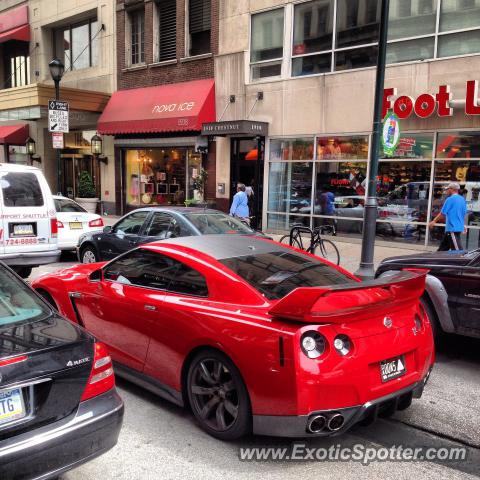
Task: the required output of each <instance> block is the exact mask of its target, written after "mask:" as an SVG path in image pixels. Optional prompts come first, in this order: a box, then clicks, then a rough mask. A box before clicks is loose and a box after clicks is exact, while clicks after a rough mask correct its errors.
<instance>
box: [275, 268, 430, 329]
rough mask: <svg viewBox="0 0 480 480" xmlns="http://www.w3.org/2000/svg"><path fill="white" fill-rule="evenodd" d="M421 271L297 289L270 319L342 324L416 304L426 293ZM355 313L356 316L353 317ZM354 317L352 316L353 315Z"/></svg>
mask: <svg viewBox="0 0 480 480" xmlns="http://www.w3.org/2000/svg"><path fill="white" fill-rule="evenodd" d="M427 272H428V271H427V270H424V271H419V270H416V271H401V272H398V273H395V274H394V275H391V276H388V278H378V279H375V280H369V281H366V282H358V283H353V284H345V285H336V286H330V287H299V288H296V289H295V290H293V291H291V292H290V293H289V294H288V295H286V296H285V297H284V298H282V299H281V300H279V301H278V302H277V303H276V304H275V305H274V306H273V307H272V308H271V309H270V310H269V314H270V315H271V316H273V317H277V318H283V319H288V320H294V321H299V322H304V323H345V322H347V321H348V322H351V321H355V320H359V319H360V318H361V317H362V316H361V315H360V313H361V312H362V311H364V312H365V313H368V314H374V313H377V311H383V312H385V306H386V305H388V306H389V309H390V308H391V307H394V306H395V307H400V306H401V305H405V306H406V305H407V304H412V303H414V302H415V303H416V302H418V300H419V298H420V296H421V295H422V294H423V291H424V290H425V278H426V275H427ZM355 313H357V314H358V315H355ZM352 314H353V315H352Z"/></svg>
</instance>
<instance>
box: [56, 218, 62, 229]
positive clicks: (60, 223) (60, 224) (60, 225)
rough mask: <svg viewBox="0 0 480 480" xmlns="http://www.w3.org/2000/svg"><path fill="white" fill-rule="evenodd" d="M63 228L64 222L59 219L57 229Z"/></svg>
mask: <svg viewBox="0 0 480 480" xmlns="http://www.w3.org/2000/svg"><path fill="white" fill-rule="evenodd" d="M58 228H63V223H62V222H61V221H60V220H57V229H58Z"/></svg>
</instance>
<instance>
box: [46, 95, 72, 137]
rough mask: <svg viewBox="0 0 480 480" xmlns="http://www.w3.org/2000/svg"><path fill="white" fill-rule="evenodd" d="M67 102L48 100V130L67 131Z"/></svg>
mask: <svg viewBox="0 0 480 480" xmlns="http://www.w3.org/2000/svg"><path fill="white" fill-rule="evenodd" d="M68 126H69V125H68V102H61V101H60V100H49V101H48V131H49V132H63V133H68Z"/></svg>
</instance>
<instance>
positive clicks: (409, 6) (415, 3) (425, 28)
mask: <svg viewBox="0 0 480 480" xmlns="http://www.w3.org/2000/svg"><path fill="white" fill-rule="evenodd" d="M436 17H437V0H433V1H432V0H427V1H425V0H391V1H390V12H389V23H388V39H389V40H392V39H396V38H406V37H415V36H417V35H419V34H421V35H426V34H428V33H435V23H436Z"/></svg>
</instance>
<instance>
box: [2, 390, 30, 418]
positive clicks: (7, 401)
mask: <svg viewBox="0 0 480 480" xmlns="http://www.w3.org/2000/svg"><path fill="white" fill-rule="evenodd" d="M25 415H26V412H25V405H24V403H23V396H22V391H21V389H20V388H14V389H12V390H4V391H0V425H3V424H5V423H9V422H13V421H15V420H19V419H20V418H23V417H25Z"/></svg>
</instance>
